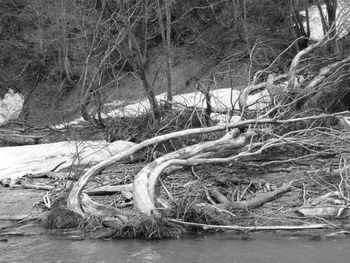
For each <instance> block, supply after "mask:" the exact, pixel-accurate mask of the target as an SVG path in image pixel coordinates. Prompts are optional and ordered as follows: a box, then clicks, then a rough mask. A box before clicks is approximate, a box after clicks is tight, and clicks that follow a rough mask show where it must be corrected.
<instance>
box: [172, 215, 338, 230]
mask: <svg viewBox="0 0 350 263" xmlns="http://www.w3.org/2000/svg"><path fill="white" fill-rule="evenodd" d="M167 220H168V221H169V222H172V223H176V224H180V225H185V226H192V227H200V228H203V229H225V230H239V231H243V232H246V231H264V230H265V231H266V230H302V229H323V228H334V227H332V226H331V225H327V224H311V225H300V226H245V227H244V226H234V225H233V226H220V225H207V224H198V223H191V222H183V221H180V220H176V219H172V218H169V219H167Z"/></svg>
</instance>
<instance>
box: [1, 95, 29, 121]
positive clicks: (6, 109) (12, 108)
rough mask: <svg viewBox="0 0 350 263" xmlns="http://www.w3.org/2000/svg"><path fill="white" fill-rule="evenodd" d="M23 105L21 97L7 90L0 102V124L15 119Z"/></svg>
mask: <svg viewBox="0 0 350 263" xmlns="http://www.w3.org/2000/svg"><path fill="white" fill-rule="evenodd" d="M23 103H24V99H23V96H22V95H21V94H19V93H15V92H14V91H13V90H12V89H9V91H8V92H7V93H6V94H5V96H4V99H2V100H0V124H1V123H4V122H6V121H9V120H11V119H15V118H17V117H18V115H19V114H20V113H21V111H22V108H23Z"/></svg>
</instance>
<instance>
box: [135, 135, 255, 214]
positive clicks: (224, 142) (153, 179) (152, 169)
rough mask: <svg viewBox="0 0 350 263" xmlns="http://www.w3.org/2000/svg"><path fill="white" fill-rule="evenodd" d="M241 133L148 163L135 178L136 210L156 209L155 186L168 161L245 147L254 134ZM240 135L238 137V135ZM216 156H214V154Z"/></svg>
mask: <svg viewBox="0 0 350 263" xmlns="http://www.w3.org/2000/svg"><path fill="white" fill-rule="evenodd" d="M238 135H239V131H238V130H233V131H232V132H231V133H228V134H226V135H225V136H224V137H222V138H221V139H218V140H216V141H210V142H203V143H199V144H196V145H193V146H189V147H186V148H183V149H180V150H178V151H175V152H172V153H169V154H166V155H164V156H162V157H160V158H158V159H156V160H155V161H153V162H151V163H150V164H148V165H146V166H145V167H144V168H143V169H142V170H141V171H140V172H139V173H138V175H137V176H136V178H135V180H134V192H133V197H134V208H135V209H136V211H139V212H141V213H144V214H147V215H151V213H152V212H153V211H154V210H155V209H156V207H155V204H154V197H155V194H154V193H155V186H156V184H157V181H158V178H159V176H160V173H161V172H162V171H163V170H164V169H165V168H166V167H168V166H169V163H167V162H168V161H171V160H173V159H174V162H175V163H173V164H175V165H177V164H179V162H177V161H176V160H177V159H180V160H184V159H190V158H194V157H195V156H196V155H198V154H201V153H213V154H212V155H215V154H216V152H217V151H218V150H219V149H221V150H223V151H225V150H227V149H231V150H234V149H239V148H241V147H243V146H244V145H245V144H246V143H247V140H248V142H249V138H250V137H251V136H252V134H243V135H240V136H238ZM237 136H238V137H237ZM212 157H214V156H212ZM164 164H165V165H164Z"/></svg>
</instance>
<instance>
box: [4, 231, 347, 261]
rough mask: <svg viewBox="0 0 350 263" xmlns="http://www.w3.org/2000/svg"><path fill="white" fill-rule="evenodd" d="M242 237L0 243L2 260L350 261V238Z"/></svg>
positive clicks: (26, 239)
mask: <svg viewBox="0 0 350 263" xmlns="http://www.w3.org/2000/svg"><path fill="white" fill-rule="evenodd" d="M254 237H255V239H254V240H250V241H243V240H242V239H241V238H240V237H239V236H237V235H235V234H230V233H225V234H220V235H212V236H197V237H192V238H186V239H176V240H174V239H172V240H171V239H169V240H160V241H142V240H141V241H140V240H113V241H91V240H89V241H68V240H64V239H57V237H50V236H34V237H33V236H32V237H16V238H10V239H9V240H8V242H0V262H3V263H10V262H16V263H17V262H35V263H41V262H62V263H63V262H75V263H80V262H82V263H83V262H84V263H88V262H100V263H101V262H125V263H126V262H157V263H158V262H162V263H163V262H164V263H182V262H190V263H196V262H198V263H199V262H200V263H212V262H229V263H234V262H239V263H241V262H247V263H257V262H268V263H274V262H276V263H277V262H278V263H281V262H283V263H291V262H293V263H294V262H298V263H301V262H308V263H312V262H317V263H330V262H336V263H342V262H344V263H345V262H346V263H349V262H350V238H334V239H326V240H321V241H311V240H310V239H308V238H294V237H293V238H288V237H281V236H276V235H273V234H259V235H257V236H254Z"/></svg>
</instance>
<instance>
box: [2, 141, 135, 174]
mask: <svg viewBox="0 0 350 263" xmlns="http://www.w3.org/2000/svg"><path fill="white" fill-rule="evenodd" d="M134 145H135V143H132V142H126V141H115V142H113V143H107V142H106V141H84V142H76V141H66V142H56V143H50V144H38V145H26V146H15V147H1V148H0V160H1V162H0V180H4V179H5V180H8V179H10V180H11V181H14V180H17V179H19V178H21V177H23V176H25V175H26V174H37V173H43V172H48V171H50V170H52V169H54V168H55V167H56V166H57V165H59V164H61V163H62V164H61V165H60V166H59V167H58V168H57V169H56V170H55V171H59V170H62V169H64V168H68V167H70V166H71V165H73V164H74V165H91V164H94V163H99V162H102V161H104V160H106V159H108V158H109V157H111V156H113V155H116V154H118V153H120V152H122V151H124V150H127V149H129V148H130V147H133V146H134Z"/></svg>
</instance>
